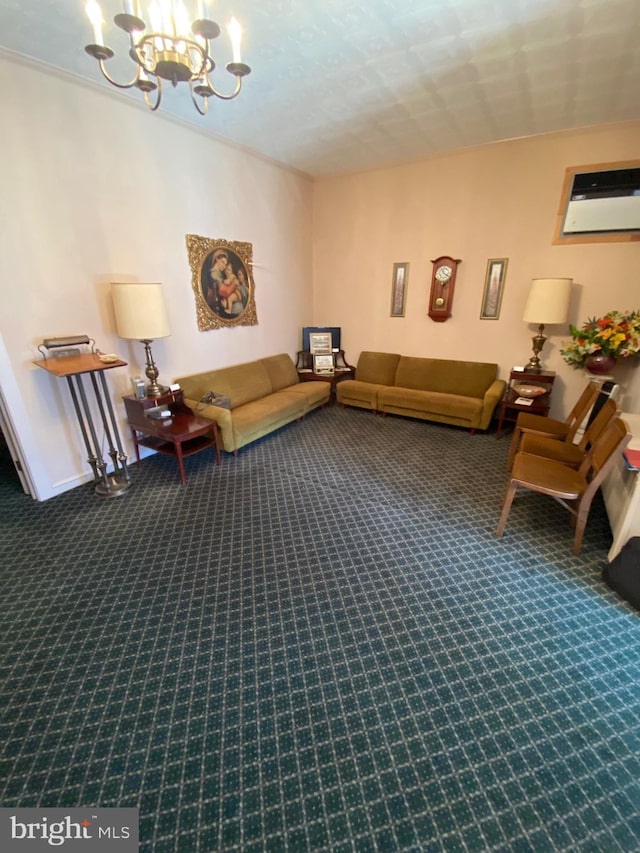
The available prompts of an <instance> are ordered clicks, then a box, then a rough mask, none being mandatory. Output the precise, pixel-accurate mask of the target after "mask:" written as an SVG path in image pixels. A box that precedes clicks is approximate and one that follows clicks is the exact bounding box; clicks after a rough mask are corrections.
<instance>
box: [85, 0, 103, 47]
mask: <svg viewBox="0 0 640 853" xmlns="http://www.w3.org/2000/svg"><path fill="white" fill-rule="evenodd" d="M85 11H86V13H87V17H88V18H89V20H90V21H91V26H92V27H93V43H94V44H100V45H102V44H104V39H103V38H102V12H101V11H100V6H99V5H98V4H97V2H96V0H87V5H86V6H85Z"/></svg>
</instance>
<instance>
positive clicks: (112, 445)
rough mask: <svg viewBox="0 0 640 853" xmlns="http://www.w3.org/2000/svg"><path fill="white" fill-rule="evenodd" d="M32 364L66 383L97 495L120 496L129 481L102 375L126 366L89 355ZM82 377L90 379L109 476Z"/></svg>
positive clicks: (106, 496)
mask: <svg viewBox="0 0 640 853" xmlns="http://www.w3.org/2000/svg"><path fill="white" fill-rule="evenodd" d="M34 364H36V365H37V366H38V367H41V368H42V369H43V370H46V371H47V372H48V373H51V374H53V375H54V376H57V377H59V378H64V379H66V380H67V385H68V386H69V393H70V394H71V399H72V401H73V406H74V408H75V412H76V417H77V419H78V425H79V426H80V432H81V433H82V438H83V440H84V445H85V447H86V449H87V454H88V456H87V461H88V462H89V465H91V470H92V471H93V477H94V480H95V492H96V494H97V495H99V496H100V497H102V498H112V497H116V496H117V495H121V494H123V493H124V492H125V491H126V490H127V489H128V488H129V487H130V485H131V481H130V477H129V471H128V468H127V456H126V454H125V452H124V450H123V448H122V442H121V440H120V434H119V433H118V425H117V423H116V419H115V415H114V413H113V406H112V405H111V398H110V397H109V391H108V388H107V382H106V380H105V377H104V372H105V370H112V369H113V368H114V367H126V365H127V362H126V361H121V360H120V359H119V358H118V359H114V360H112V361H101V359H100V357H99V356H98V355H97V354H96V353H93V352H92V353H82V354H78V355H69V356H59V357H55V356H52V357H51V358H45V359H43V361H34ZM85 375H86V376H88V377H89V380H90V383H91V385H92V387H93V393H94V396H95V400H96V403H97V407H98V411H99V413H100V420H101V421H102V428H103V430H104V435H105V438H106V440H107V444H108V445H109V456H110V457H111V461H112V463H113V473H112V474H111V475H109V474H108V473H107V463H106V462H105V460H104V459H103V456H102V442H101V441H100V440H99V438H98V432H97V429H96V425H95V423H94V419H93V416H92V412H91V408H90V406H89V401H88V399H87V394H86V390H85V386H84V383H83V381H82V377H83V376H85Z"/></svg>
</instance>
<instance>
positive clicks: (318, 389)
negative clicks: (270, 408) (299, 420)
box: [287, 379, 331, 412]
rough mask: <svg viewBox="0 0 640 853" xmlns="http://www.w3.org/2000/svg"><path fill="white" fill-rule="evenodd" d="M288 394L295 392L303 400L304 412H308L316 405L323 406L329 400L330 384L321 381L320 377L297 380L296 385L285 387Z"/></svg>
mask: <svg viewBox="0 0 640 853" xmlns="http://www.w3.org/2000/svg"><path fill="white" fill-rule="evenodd" d="M287 392H288V393H290V394H296V395H297V396H298V397H300V398H301V399H303V400H304V404H305V412H310V411H311V409H315V408H316V407H317V406H324V404H325V403H328V402H329V398H330V397H331V385H330V383H329V382H323V381H322V379H317V380H314V381H312V382H298V384H297V385H290V386H289V387H288V388H287Z"/></svg>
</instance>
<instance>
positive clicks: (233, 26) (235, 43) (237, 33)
mask: <svg viewBox="0 0 640 853" xmlns="http://www.w3.org/2000/svg"><path fill="white" fill-rule="evenodd" d="M227 32H228V33H229V37H230V39H231V49H232V51H233V61H234V62H241V61H242V60H241V59H240V41H241V39H242V27H241V26H240V24H239V23H238V22H237V21H236V19H235V18H231V20H230V21H229V23H228V25H227Z"/></svg>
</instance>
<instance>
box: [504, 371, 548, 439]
mask: <svg viewBox="0 0 640 853" xmlns="http://www.w3.org/2000/svg"><path fill="white" fill-rule="evenodd" d="M555 378H556V374H555V372H554V371H550V370H541V371H539V372H534V371H528V370H516V369H512V370H511V372H510V374H509V384H508V385H507V387H506V388H505V391H504V394H503V395H502V400H501V401H500V404H499V410H498V431H497V433H496V438H500V437H501V436H502V426H503V424H504V422H505V421H510V422H515V421H516V420H517V419H518V415H519V414H520V412H530V413H531V414H533V415H542V416H543V417H545V418H546V417H547V415H548V414H549V409H550V408H551V391H552V389H553V383H554V381H555ZM514 385H539V386H541V387H542V388H544V389H546V390H545V393H544V394H542V395H541V396H539V397H530V398H525V399H528V400H529V399H530V400H531V403H528V402H527V403H518V402H517V400H518V399H519V398H520V394H519V393H518V392H517V391H516V390H515V388H514Z"/></svg>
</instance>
